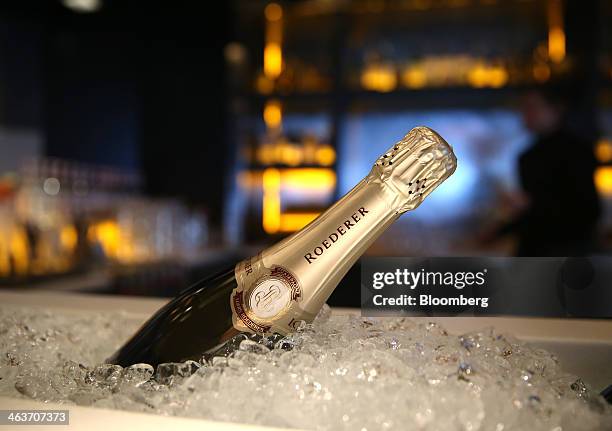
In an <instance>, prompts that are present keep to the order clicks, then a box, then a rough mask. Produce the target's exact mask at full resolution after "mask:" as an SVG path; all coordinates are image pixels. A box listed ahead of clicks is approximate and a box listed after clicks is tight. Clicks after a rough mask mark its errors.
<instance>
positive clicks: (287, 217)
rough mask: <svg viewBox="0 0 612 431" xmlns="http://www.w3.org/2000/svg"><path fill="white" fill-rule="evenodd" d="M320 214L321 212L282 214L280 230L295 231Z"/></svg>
mask: <svg viewBox="0 0 612 431" xmlns="http://www.w3.org/2000/svg"><path fill="white" fill-rule="evenodd" d="M318 215H319V213H313V212H304V213H288V214H281V220H280V229H279V230H280V231H281V232H295V231H296V230H300V229H302V228H303V227H304V226H306V225H307V224H308V223H310V222H311V221H313V220H314V219H316V218H317V217H318Z"/></svg>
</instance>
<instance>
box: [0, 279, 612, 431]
mask: <svg viewBox="0 0 612 431" xmlns="http://www.w3.org/2000/svg"><path fill="white" fill-rule="evenodd" d="M165 302H166V300H162V299H151V298H134V297H117V296H103V295H93V294H65V293H54V292H41V291H39V290H38V291H32V292H31V293H27V290H24V293H13V292H0V304H1V305H2V306H5V305H15V306H28V307H43V308H47V309H57V310H61V311H62V312H65V311H69V312H74V313H84V312H87V311H88V310H94V311H105V310H109V311H117V310H124V311H126V312H128V313H132V314H134V315H136V316H141V317H142V319H143V321H144V320H145V319H146V318H147V317H149V316H150V315H151V314H152V313H153V312H154V311H155V310H157V309H158V308H159V307H161V306H162V305H163V304H164V303H165ZM335 312H337V313H359V311H358V310H346V309H343V310H342V309H338V310H335ZM415 319H426V320H428V321H438V322H440V323H441V324H442V325H443V326H444V327H445V328H446V329H447V330H448V331H449V332H451V333H453V334H460V333H463V332H468V331H472V330H476V329H481V328H484V327H488V326H493V327H495V328H496V330H497V331H498V332H507V333H510V334H513V335H515V336H517V337H518V338H520V339H521V340H524V341H528V342H529V343H531V344H533V345H536V346H539V347H543V348H545V349H546V350H548V351H550V352H552V353H554V354H556V355H557V356H558V358H559V360H560V361H561V365H562V367H563V369H564V370H565V371H567V372H570V373H572V374H575V375H577V376H579V377H582V379H583V380H584V381H585V382H586V383H587V384H589V385H590V386H591V387H592V388H593V389H594V390H597V391H600V390H601V389H603V388H604V387H606V386H608V385H610V384H612V365H611V364H612V320H582V319H536V318H505V317H493V318H491V317H438V318H423V317H418V318H415ZM66 408H67V409H69V410H70V425H68V426H54V427H53V430H57V431H60V430H62V429H69V430H81V429H83V430H87V431H97V430H101V431H108V430H116V429H129V430H131V431H138V430H143V431H144V430H146V431H155V430H167V429H170V430H177V431H178V430H196V429H197V430H205V431H208V430H215V431H216V430H218V431H230V430H235V431H239V430H254V431H264V430H278V429H279V428H269V427H259V426H254V425H245V424H234V423H222V422H212V421H207V420H202V419H188V418H177V417H164V416H159V415H153V414H145V413H132V412H125V411H119V410H106V409H98V408H91V407H78V406H73V405H68V406H66V405H57V404H49V403H41V402H37V401H32V400H27V399H23V398H21V399H20V398H3V397H0V409H66ZM1 428H2V430H4V429H7V430H8V429H9V427H8V426H2V427H1ZM17 429H18V430H20V431H26V430H29V429H31V430H40V429H41V427H40V425H32V426H23V425H20V426H18V427H17Z"/></svg>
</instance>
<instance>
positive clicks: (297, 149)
mask: <svg viewBox="0 0 612 431" xmlns="http://www.w3.org/2000/svg"><path fill="white" fill-rule="evenodd" d="M611 23H612V3H611V2H608V1H604V0H601V1H592V2H569V1H562V0H505V1H502V0H395V1H391V0H354V1H348V0H301V1H299V0H296V1H284V2H268V1H258V0H233V1H227V2H198V1H182V0H181V1H144V0H143V1H126V0H61V1H60V0H47V1H33V0H22V1H6V2H2V4H1V5H0V288H4V289H31V290H32V289H57V290H74V291H82V292H107V293H117V294H131V295H151V296H172V295H175V294H176V293H177V292H178V291H179V290H180V289H182V288H184V287H186V286H188V285H189V284H190V283H192V282H193V281H195V280H197V279H198V278H200V277H203V276H205V275H207V274H209V273H210V272H213V271H215V270H218V269H221V268H223V267H225V266H227V265H231V264H233V263H235V262H236V261H237V260H239V259H242V258H245V257H248V256H249V255H253V254H255V253H256V252H257V251H258V250H260V249H261V248H264V247H265V246H266V245H268V244H270V243H273V242H275V241H278V240H279V239H280V238H282V237H283V236H285V235H287V234H289V233H291V232H294V231H295V230H298V229H300V228H301V227H303V226H304V225H305V224H307V223H308V222H309V221H311V220H312V219H313V218H315V217H316V216H317V215H318V214H319V213H320V212H321V211H322V210H324V209H325V208H326V207H328V206H329V205H330V204H331V203H333V202H334V201H335V200H336V199H337V198H339V197H340V196H342V195H343V194H344V193H346V192H347V191H348V190H350V188H351V187H352V186H353V185H355V184H356V183H357V182H358V181H359V180H360V179H361V178H362V177H364V176H365V175H366V174H367V172H368V171H369V169H370V167H371V165H372V163H373V162H374V160H375V159H376V158H377V157H378V156H379V155H380V154H381V153H382V152H384V151H385V150H386V149H387V148H388V147H389V146H391V145H392V144H393V143H394V142H396V141H397V140H399V139H400V138H401V137H402V136H403V135H404V134H405V133H406V132H407V131H408V130H410V129H411V128H412V127H414V126H418V125H427V126H430V127H432V128H433V129H435V130H437V131H438V132H439V133H440V134H441V135H442V136H444V137H445V138H446V139H447V140H448V142H449V143H451V144H452V145H453V147H454V148H455V150H456V153H457V156H458V159H459V163H460V166H459V169H458V170H457V172H456V174H455V176H454V177H453V178H452V181H448V182H447V183H445V184H444V185H443V186H441V187H440V189H439V190H438V191H436V193H434V194H433V195H432V196H431V197H430V198H429V199H428V200H427V201H426V202H425V203H424V204H423V205H422V206H421V207H420V208H419V209H418V210H417V211H415V212H413V213H410V214H409V215H407V216H405V217H403V218H401V219H400V220H399V222H397V223H396V224H395V225H394V226H393V227H392V228H391V229H389V231H388V232H387V233H385V235H384V236H383V237H382V238H380V240H378V241H377V242H376V243H375V244H374V246H373V247H372V248H371V249H370V251H369V254H374V255H383V256H402V255H407V256H474V255H501V256H503V255H511V254H513V253H514V250H515V243H516V238H514V237H513V236H512V235H510V236H507V237H504V238H499V239H496V240H491V239H490V238H489V239H488V240H485V239H484V238H486V235H483V229H484V228H485V227H487V226H495V225H496V224H503V223H504V222H506V221H507V220H508V219H511V218H512V214H513V211H514V210H513V208H514V207H515V206H516V200H517V199H518V198H517V197H516V196H517V195H518V194H520V181H519V174H518V168H517V164H518V159H519V156H520V154H521V153H522V152H524V151H525V150H526V148H528V146H529V143H530V142H531V141H532V140H533V139H534V136H533V131H532V130H530V129H529V128H528V127H527V126H526V125H525V122H524V121H523V114H522V112H521V97H523V96H522V95H523V94H525V93H526V92H529V91H534V89H535V90H537V89H538V88H546V87H547V86H549V85H551V84H552V83H555V82H559V81H563V82H564V83H566V84H565V85H566V87H569V88H571V90H572V94H573V96H572V98H571V100H570V102H571V103H570V105H569V115H568V116H567V118H566V120H567V127H568V128H569V129H571V130H572V131H573V132H574V133H576V134H577V135H579V136H581V137H582V138H583V139H584V141H585V142H586V144H585V145H589V151H592V154H593V156H594V159H596V160H597V163H598V165H597V167H596V169H594V170H593V172H592V182H593V183H594V185H595V187H596V190H597V193H598V195H599V199H600V202H601V207H602V211H601V214H600V216H599V219H598V221H597V235H596V236H597V238H596V249H594V250H593V252H594V253H596V254H609V253H610V252H611V251H612V30H611V28H612V27H611V26H610V24H611ZM591 146H592V149H590V147H591ZM550 175H551V176H559V177H562V176H564V175H571V173H569V172H557V171H554V169H553V170H552V171H551V172H550ZM573 204H574V200H573V197H572V196H571V195H568V196H567V201H566V202H564V205H567V206H568V207H570V206H572V205H573ZM485 230H486V229H485ZM560 234H561V235H562V234H563V233H560ZM358 280H359V274H358V271H357V270H356V269H353V270H352V271H351V273H349V276H348V277H347V279H346V280H345V281H344V282H343V284H342V286H341V287H340V288H339V289H338V290H337V291H336V292H335V293H334V295H333V296H332V298H331V303H332V304H334V305H344V306H358V305H359V293H358V289H357V283H358Z"/></svg>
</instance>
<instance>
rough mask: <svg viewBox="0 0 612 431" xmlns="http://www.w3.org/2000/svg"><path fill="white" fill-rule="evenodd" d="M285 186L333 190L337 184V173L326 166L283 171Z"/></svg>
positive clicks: (283, 183)
mask: <svg viewBox="0 0 612 431" xmlns="http://www.w3.org/2000/svg"><path fill="white" fill-rule="evenodd" d="M281 178H282V185H283V187H287V188H292V189H319V190H329V191H331V190H332V189H333V188H334V187H335V186H336V173H335V172H334V171H333V170H331V169H326V168H296V169H284V170H283V171H282V176H281Z"/></svg>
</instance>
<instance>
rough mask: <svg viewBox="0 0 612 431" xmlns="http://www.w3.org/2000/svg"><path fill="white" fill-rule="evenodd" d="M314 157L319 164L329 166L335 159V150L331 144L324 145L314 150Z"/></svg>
mask: <svg viewBox="0 0 612 431" xmlns="http://www.w3.org/2000/svg"><path fill="white" fill-rule="evenodd" d="M315 157H316V159H317V162H318V163H319V164H320V165H321V166H331V165H333V164H334V162H335V161H336V150H334V148H333V147H332V146H331V145H324V146H322V147H321V148H319V149H317V150H316V152H315Z"/></svg>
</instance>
